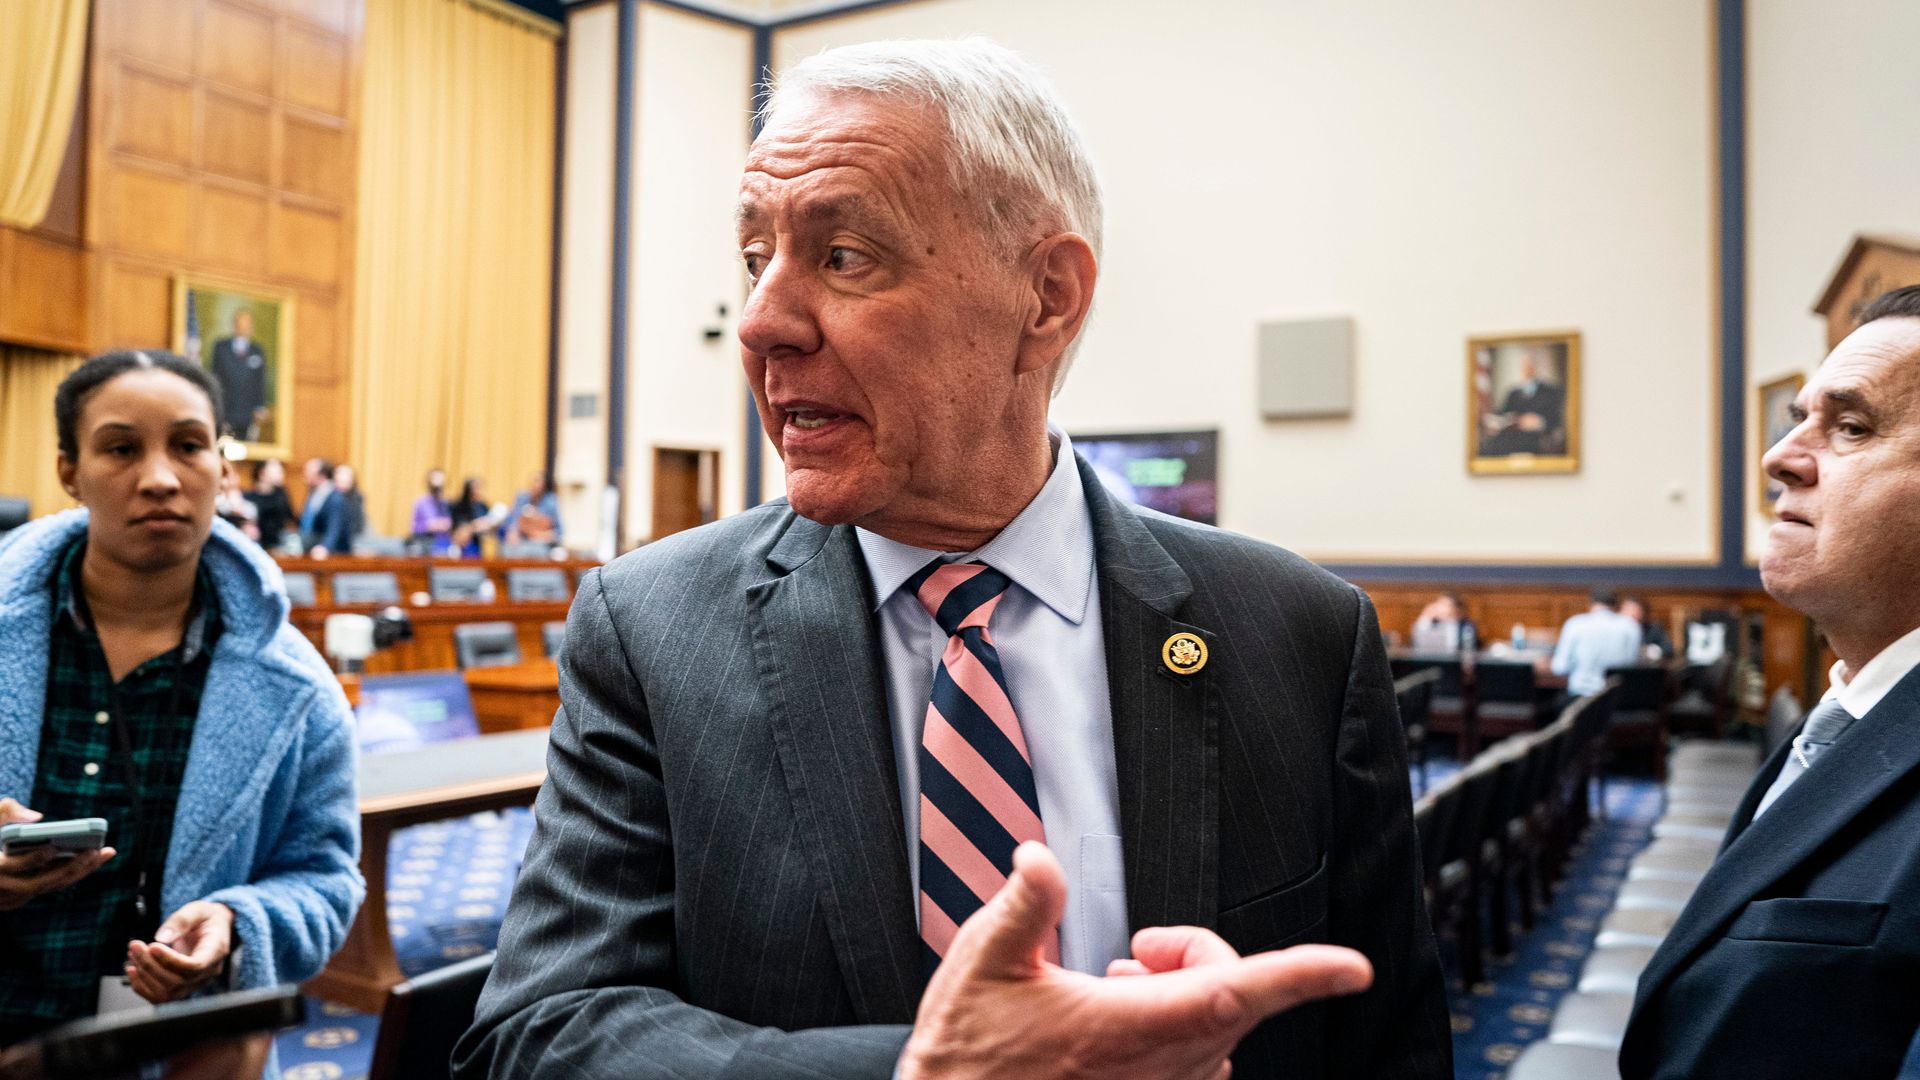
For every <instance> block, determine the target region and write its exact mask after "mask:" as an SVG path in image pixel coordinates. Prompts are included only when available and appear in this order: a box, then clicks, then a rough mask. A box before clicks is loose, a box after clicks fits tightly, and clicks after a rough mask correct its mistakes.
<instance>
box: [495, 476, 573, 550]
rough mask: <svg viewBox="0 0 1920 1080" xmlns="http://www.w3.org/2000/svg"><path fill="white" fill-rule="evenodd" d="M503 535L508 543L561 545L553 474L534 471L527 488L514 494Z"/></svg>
mask: <svg viewBox="0 0 1920 1080" xmlns="http://www.w3.org/2000/svg"><path fill="white" fill-rule="evenodd" d="M505 536H506V541H507V543H509V544H518V543H522V542H526V543H534V544H551V545H553V546H555V547H558V546H559V545H560V543H561V531H560V498H559V496H557V495H555V494H554V493H553V477H551V476H549V475H547V474H546V473H543V472H537V473H534V474H533V478H532V479H530V480H528V481H527V490H525V491H523V492H521V493H520V494H518V495H515V496H514V497H513V509H511V510H509V511H507V528H506V534H505Z"/></svg>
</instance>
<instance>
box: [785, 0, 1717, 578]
mask: <svg viewBox="0 0 1920 1080" xmlns="http://www.w3.org/2000/svg"><path fill="white" fill-rule="evenodd" d="M1708 7H1709V5H1708V4H1706V3H1703V2H1675V0H1627V2H1617V0H1607V2H1601V0H1591V2H1583V3H1552V4H1542V3H1538V2H1537V0H1478V2H1475V3H1470V4H1457V3H1456V4H1432V3H1430V2H1427V0H1379V2H1375V3H1369V4H1352V5H1346V4H1343V5H1330V4H1310V3H1306V2H1304V0H1292V2H1286V3H1272V2H1266V0H1190V2H1186V3H1181V4H1178V5H1152V6H1151V7H1149V6H1147V5H1124V6H1123V5H1113V4H1108V3H1101V2H1097V0H1056V2H1052V3H1047V4H1034V3H1031V2H1028V0H932V2H928V3H923V4H911V5H906V6H902V7H896V8H889V9H884V10H880V11H877V12H874V13H871V14H866V15H858V16H852V17H847V18H843V19H838V20H834V21H831V22H826V23H820V24H815V25H810V26H804V27H799V28H795V29H793V30H790V31H783V32H780V33H779V34H778V35H777V36H776V38H775V61H776V64H786V63H790V62H792V61H793V60H795V59H797V58H799V57H802V56H805V55H808V54H810V53H812V52H815V51H817V50H819V49H821V48H823V47H828V46H832V45H838V44H844V43H848V42H853V41H859V40H867V39H876V38H888V37H903V36H951V35H958V34H964V33H970V32H978V33H984V34H987V35H988V36H991V37H993V38H995V39H996V40H998V41H1000V42H1002V43H1003V44H1006V45H1008V46H1011V47H1013V48H1015V49H1017V50H1019V51H1021V52H1022V53H1024V54H1026V55H1027V56H1028V57H1030V58H1031V59H1033V60H1035V61H1037V62H1038V63H1039V64H1041V65H1042V66H1043V67H1044V68H1046V69H1047V70H1048V71H1049V73H1050V74H1051V76H1052V77H1053V78H1054V80H1055V82H1056V84H1057V86H1058V87H1059V90H1060V92H1061V93H1062V95H1063V97H1064V98H1065V100H1066V103H1067V105H1068V108H1069V110H1070V111H1071V112H1072V113H1073V114H1074V116H1075V117H1076V119H1077V120H1078V121H1079V123H1080V124H1081V126H1082V129H1083V131H1084V133H1085V136H1086V138H1087V140H1088V142H1089V144H1090V146H1091V150H1092V152H1093V156H1094V159H1095V161H1096V162H1097V163H1098V165H1099V167H1100V170H1101V176H1102V179H1103V181H1104V183H1105V187H1106V191H1107V196H1108V208H1109V209H1108V232H1107V242H1106V260H1105V265H1104V266H1103V268H1102V269H1103V277H1102V281H1101V283H1100V286H1099V290H1098V294H1097V295H1098V299H1097V302H1096V311H1095V317H1094V321H1093V324H1092V328H1091V330H1090V331H1089V337H1088V340H1087V342H1086V345H1085V347H1084V349H1083V351H1082V354H1081V359H1080V361H1079V366H1078V368H1077V370H1076V371H1075V373H1074V376H1073V379H1072V381H1071V382H1070V383H1069V385H1068V387H1067V389H1066V391H1065V393H1064V394H1063V395H1062V397H1061V398H1060V400H1059V401H1058V403H1057V405H1056V409H1055V415H1056V417H1057V418H1059V419H1060V420H1061V421H1063V422H1064V424H1065V425H1066V426H1067V427H1068V429H1069V430H1074V429H1079V430H1093V429H1101V430H1112V429H1175V430H1177V429H1187V428H1196V427H1213V426H1217V427H1219V428H1220V429H1221V433H1222V447H1221V456H1222V471H1223V474H1224V475H1223V484H1222V492H1221V523H1222V524H1223V525H1225V526H1227V527H1229V528H1233V529H1237V530H1241V531H1244V532H1248V533H1252V534H1254V535H1257V536H1261V537H1265V538H1268V539H1272V540H1275V541H1278V542H1280V543H1283V544H1286V545H1288V546H1291V547H1294V548H1296V549H1298V550H1301V551H1303V552H1306V553H1308V554H1312V555H1317V556H1322V557H1348V558H1354V559H1368V560H1395V559H1408V560H1420V561H1425V560H1448V561H1470V560H1494V561H1503V562H1504V561H1528V560H1541V561H1561V560H1567V561H1585V560H1618V561H1627V560H1657V561H1665V562H1682V561H1704V560H1709V559H1711V558H1713V557H1714V556H1715V554H1716V552H1715V543H1716V538H1715V531H1714V529H1713V527H1712V522H1713V520H1714V516H1715V514H1716V509H1715V501H1714V488H1713V481H1712V478H1713V475H1714V474H1713V462H1714V452H1715V446H1716V443H1715V432H1714V425H1713V424H1712V423H1711V422H1710V420H1709V419H1708V418H1710V417H1712V416H1714V415H1715V408H1714V399H1713V390H1712V387H1713V382H1712V379H1713V373H1714V370H1715V358H1714V342H1713V339H1712V333H1711V325H1712V323H1711V320H1712V311H1713V302H1712V296H1713V294H1712V254H1711V253H1712V231H1711V230H1712V189H1711V171H1710V170H1711V162H1712V146H1713V142H1712V128H1711V119H1712V116H1711V103H1710V97H1709V89H1710V69H1709V67H1708V58H1709V53H1710V43H1711V33H1710V23H1709V13H1708ZM1323 315H1351V316H1353V318H1354V319H1355V322H1356V336H1357V342H1356V360H1355V379H1356V409H1355V412H1354V414H1353V416H1352V418H1351V419H1350V420H1332V421H1308V422H1299V421H1295V422H1285V423H1275V422H1265V421H1262V420H1261V419H1260V417H1259V415H1258V412H1257V409H1256V403H1255V401H1254V399H1253V389H1254V386H1255V372H1254V361H1253V351H1254V340H1255V337H1254V335H1255V325H1256V324H1257V323H1258V322H1259V321H1261V320H1265V319H1272V318H1286V317H1302V316H1323ZM1559 328H1577V329H1579V330H1580V331H1581V332H1582V333H1583V334H1584V344H1585V359H1586V362H1585V368H1586V370H1585V378H1584V382H1583V387H1584V396H1585V399H1586V407H1585V408H1586V412H1585V423H1584V429H1585V435H1584V438H1583V442H1584V447H1583V454H1584V461H1583V464H1582V468H1581V471H1580V472H1579V473H1578V474H1577V475H1574V476H1557V477H1546V476H1540V477H1470V476H1469V475H1468V474H1467V471H1466V466H1465V443H1466V436H1465V431H1464V425H1465V423H1466V392H1467V387H1466V375H1465V370H1464V365H1465V363H1466V360H1465V340H1466V338H1467V337H1468V336H1470V335H1474V334H1485V333H1495V332H1508V331H1529V330H1551V329H1559Z"/></svg>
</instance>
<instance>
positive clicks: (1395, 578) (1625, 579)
mask: <svg viewBox="0 0 1920 1080" xmlns="http://www.w3.org/2000/svg"><path fill="white" fill-rule="evenodd" d="M1320 565H1321V567H1323V568H1324V569H1326V570H1328V571H1331V572H1332V573H1335V574H1338V575H1340V576H1341V577H1343V578H1347V579H1348V580H1350V581H1368V582H1375V581H1382V582H1385V581H1392V582H1401V581H1404V582H1436V583H1445V584H1458V585H1578V586H1580V587H1582V588H1593V587H1594V586H1598V585H1609V586H1614V587H1617V588H1641V589H1653V588H1667V589H1757V588H1759V587H1760V571H1758V570H1756V569H1754V568H1752V567H1750V566H1736V567H1725V566H1697V565H1696V566H1647V565H1625V564H1603V563H1596V564H1588V565H1580V566H1541V565H1534V566H1524V565H1523V566H1496V565H1476V564H1461V563H1432V564H1422V565H1411V564H1405V563H1321V564H1320Z"/></svg>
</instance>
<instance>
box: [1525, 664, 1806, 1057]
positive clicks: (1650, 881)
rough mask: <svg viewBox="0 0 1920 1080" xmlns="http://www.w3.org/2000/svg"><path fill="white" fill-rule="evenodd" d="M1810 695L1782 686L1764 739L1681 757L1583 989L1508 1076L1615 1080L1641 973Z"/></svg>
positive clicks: (1686, 745)
mask: <svg viewBox="0 0 1920 1080" xmlns="http://www.w3.org/2000/svg"><path fill="white" fill-rule="evenodd" d="M1801 715H1802V713H1801V708H1800V702H1799V700H1798V699H1797V698H1795V697H1794V696H1793V693H1792V692H1791V691H1789V690H1787V689H1786V688H1784V687H1783V688H1781V689H1780V690H1779V691H1778V692H1776V693H1775V694H1774V697H1773V701H1772V703H1771V704H1770V706H1769V707H1768V710H1767V726H1766V736H1765V739H1764V741H1763V743H1762V744H1761V745H1759V746H1756V745H1754V744H1751V743H1726V742H1717V741H1705V740H1702V741H1694V742H1683V743H1680V744H1679V745H1678V746H1677V747H1676V748H1675V749H1674V750H1673V753H1672V755H1671V771H1670V775H1669V776H1668V778H1667V782H1666V789H1665V796H1666V808H1665V812H1664V813H1663V814H1662V815H1661V818H1660V820H1659V821H1658V822H1656V823H1655V824H1654V826H1653V840H1652V842H1651V843H1650V844H1648V845H1647V847H1646V848H1645V849H1643V850H1642V851H1641V852H1640V853H1639V854H1638V855H1637V856H1635V857H1634V859H1633V861H1632V863H1630V864H1629V866H1628V869H1627V876H1626V881H1625V882H1624V883H1623V884H1622V885H1621V886H1620V892H1619V894H1618V895H1617V896H1615V898H1614V902H1613V907H1612V909H1611V910H1610V911H1609V912H1608V913H1607V915H1606V917H1605V918H1604V919H1603V920H1602V921H1601V923H1600V932H1599V935H1598V936H1597V937H1596V938H1595V939H1594V949H1593V952H1591V953H1590V954H1588V956H1587V960H1586V964H1585V965H1584V966H1583V967H1582V968H1581V971H1580V981H1579V982H1578V983H1577V984H1576V991H1575V992H1574V993H1572V994H1569V995H1567V996H1566V997H1565V998H1563V999H1561V1001H1560V1007H1559V1008H1558V1009H1557V1010H1555V1012H1554V1016H1553V1023H1552V1024H1551V1026H1550V1027H1549V1028H1548V1029H1547V1037H1546V1039H1545V1040H1544V1041H1542V1042H1538V1043H1535V1044H1533V1045H1532V1046H1530V1047H1528V1048H1527V1050H1526V1052H1525V1053H1523V1054H1522V1055H1521V1056H1520V1058H1519V1060H1518V1061H1516V1062H1515V1063H1514V1067H1513V1069H1512V1070H1511V1071H1510V1072H1508V1074H1507V1076H1508V1080H1601V1078H1605V1080H1613V1078H1615V1077H1617V1076H1619V1069H1618V1065H1617V1058H1618V1056H1619V1051H1620V1042H1621V1039H1622V1038H1623V1037H1624V1036H1625V1034H1626V1030H1627V1020H1628V1018H1629V1017H1630V1016H1631V1014H1632V1012H1633V996H1634V992H1635V990H1636V989H1637V988H1638V986H1639V983H1640V973H1641V972H1642V971H1644V970H1645V969H1646V967H1647V964H1648V963H1649V962H1651V961H1652V959H1653V954H1654V950H1656V949H1658V948H1659V947H1660V943H1661V942H1662V941H1663V940H1665V938H1666V936H1667V933H1668V932H1669V931H1670V930H1672V929H1673V925H1674V923H1675V922H1676V921H1677V920H1678V919H1679V917H1680V912H1681V910H1682V909H1684V908H1685V907H1686V906H1687V901H1688V900H1689V899H1690V898H1692V896H1693V892H1694V889H1696V888H1697V887H1699V884H1700V882H1701V880H1702V879H1703V878H1705V877H1706V875H1707V871H1708V870H1709V869H1711V868H1712V866H1713V861H1714V859H1715V857H1716V856H1717V855H1718V854H1719V850H1720V844H1721V842H1722V840H1723V838H1724V837H1725V836H1726V833H1727V828H1728V826H1729V825H1731V824H1732V821H1733V816H1734V813H1735V811H1736V810H1737V808H1738V807H1739V805H1740V800H1741V799H1742V798H1743V797H1744V795H1745V794H1746V791H1747V788H1748V786H1749V785H1750V784H1751V783H1752V781H1753V776H1754V773H1755V772H1756V771H1757V770H1758V769H1759V767H1760V763H1761V762H1762V761H1763V760H1765V757H1766V756H1768V755H1771V754H1772V752H1773V751H1774V749H1775V748H1777V747H1778V746H1779V745H1780V744H1781V743H1784V742H1785V741H1787V739H1789V738H1790V737H1792V734H1793V731H1794V729H1795V728H1796V727H1798V725H1799V723H1800V717H1801Z"/></svg>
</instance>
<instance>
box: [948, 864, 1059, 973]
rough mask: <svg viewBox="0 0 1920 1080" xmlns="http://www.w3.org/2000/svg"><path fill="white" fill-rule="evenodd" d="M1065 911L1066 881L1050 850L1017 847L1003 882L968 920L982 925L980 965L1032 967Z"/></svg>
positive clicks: (1055, 930) (1000, 967)
mask: <svg viewBox="0 0 1920 1080" xmlns="http://www.w3.org/2000/svg"><path fill="white" fill-rule="evenodd" d="M1066 909H1067V879H1066V875H1065V874H1063V873H1061V871H1060V863H1059V861H1058V860H1057V859H1055V858H1054V857H1053V852H1051V851H1049V850H1047V846H1046V845H1045V844H1039V843H1035V842H1033V841H1028V842H1027V843H1024V844H1021V845H1020V846H1019V847H1018V848H1016V849H1014V852H1013V874H1012V875H1011V876H1009V877H1008V878H1007V883H1006V884H1005V885H1003V886H1001V887H1000V891H999V892H997V893H995V894H994V895H993V899H992V900H990V901H988V902H987V906H986V907H984V908H981V909H980V911H979V913H978V914H976V915H975V916H974V917H973V918H972V919H969V920H967V921H968V922H970V923H971V922H975V921H979V922H981V923H983V924H984V926H983V929H984V931H985V933H984V935H983V936H982V939H981V942H980V946H979V947H980V961H981V964H982V965H983V966H984V967H987V968H989V969H996V968H997V969H1007V968H1017V967H1025V966H1028V965H1031V964H1032V963H1033V957H1034V953H1036V952H1038V951H1040V950H1042V949H1044V948H1045V947H1046V944H1047V939H1048V936H1049V935H1052V934H1057V933H1059V932H1060V915H1061V913H1063V912H1064V911H1066Z"/></svg>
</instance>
